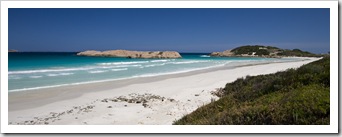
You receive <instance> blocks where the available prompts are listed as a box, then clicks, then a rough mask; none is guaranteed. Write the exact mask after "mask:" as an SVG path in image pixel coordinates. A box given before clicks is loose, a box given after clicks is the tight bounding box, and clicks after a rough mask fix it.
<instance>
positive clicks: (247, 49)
mask: <svg viewBox="0 0 342 137" xmlns="http://www.w3.org/2000/svg"><path fill="white" fill-rule="evenodd" d="M268 48H269V49H278V48H277V47H271V46H268V47H266V46H262V45H247V46H241V47H238V48H235V49H232V50H231V51H232V52H234V54H235V55H241V54H248V55H252V54H253V52H255V55H269V54H270V52H269V51H268V50H267V49H268Z"/></svg>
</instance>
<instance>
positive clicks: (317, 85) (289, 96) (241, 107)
mask: <svg viewBox="0 0 342 137" xmlns="http://www.w3.org/2000/svg"><path fill="white" fill-rule="evenodd" d="M222 92H223V93H222V94H223V96H222V97H221V98H220V99H219V100H218V101H215V102H212V103H210V104H208V105H206V106H203V107H200V108H198V109H197V110H196V111H194V112H192V113H191V114H189V115H186V116H184V117H183V118H182V119H180V120H177V121H175V123H174V124H201V125H211V124H215V125H228V124H229V125H251V124H257V125H263V124H276V125H287V124H295V125H315V124H325V125H326V124H329V123H330V58H329V57H325V58H323V59H321V60H318V61H315V62H312V63H309V64H307V65H303V66H302V67H300V68H298V69H296V70H295V69H289V70H287V71H284V72H277V73H275V74H268V75H259V76H247V77H246V78H239V79H237V80H236V81H234V82H232V83H228V84H227V85H226V86H225V88H224V90H223V91H222Z"/></svg>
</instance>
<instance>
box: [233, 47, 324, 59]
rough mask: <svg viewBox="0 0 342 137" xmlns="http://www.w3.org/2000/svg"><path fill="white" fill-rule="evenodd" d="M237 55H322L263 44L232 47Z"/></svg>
mask: <svg viewBox="0 0 342 137" xmlns="http://www.w3.org/2000/svg"><path fill="white" fill-rule="evenodd" d="M231 52H233V53H234V54H235V55H243V54H245V55H253V53H255V54H254V55H257V56H298V57H319V56H320V55H316V54H313V53H310V52H307V51H301V50H299V49H293V50H287V49H279V48H277V47H272V46H263V45H247V46H241V47H238V48H235V49H232V50H231Z"/></svg>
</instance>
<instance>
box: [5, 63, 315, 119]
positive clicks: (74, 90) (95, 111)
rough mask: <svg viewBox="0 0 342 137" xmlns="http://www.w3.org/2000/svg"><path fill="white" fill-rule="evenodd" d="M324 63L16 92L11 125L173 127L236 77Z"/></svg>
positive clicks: (12, 97)
mask: <svg viewBox="0 0 342 137" xmlns="http://www.w3.org/2000/svg"><path fill="white" fill-rule="evenodd" d="M304 59H305V60H304ZM319 59H320V58H303V60H301V61H296V62H283V63H271V64H260V65H253V66H243V67H237V68H229V69H228V68H220V69H217V68H216V69H208V70H201V71H197V72H187V73H182V74H172V75H164V76H155V77H146V78H135V79H127V80H120V81H110V82H102V83H93V84H86V85H74V86H65V87H57V88H49V89H40V90H34V91H22V92H13V93H9V124H53V125H79V124H91V125H108V124H116V125H127V124H129V125H136V124H148V125H155V124H158V125H169V124H172V123H173V121H175V120H177V119H180V118H181V117H182V116H184V115H186V114H188V113H191V112H192V111H194V110H196V109H197V108H198V107H200V106H202V105H205V104H207V103H210V102H211V101H212V100H217V99H218V98H217V97H216V96H213V95H211V92H212V91H215V89H217V88H221V87H224V86H225V84H226V83H229V82H233V81H234V80H236V79H237V78H240V77H245V76H247V75H250V76H254V75H260V74H270V73H275V72H278V71H284V70H286V69H289V68H298V67H300V66H302V65H304V64H307V63H310V62H313V61H316V60H319ZM131 98H135V100H130V99H131ZM142 98H145V101H144V100H143V99H142ZM137 101H138V102H137ZM132 102H133V103H132Z"/></svg>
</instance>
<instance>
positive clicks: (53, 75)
mask: <svg viewBox="0 0 342 137" xmlns="http://www.w3.org/2000/svg"><path fill="white" fill-rule="evenodd" d="M47 76H49V77H56V76H59V75H58V74H47Z"/></svg>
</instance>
